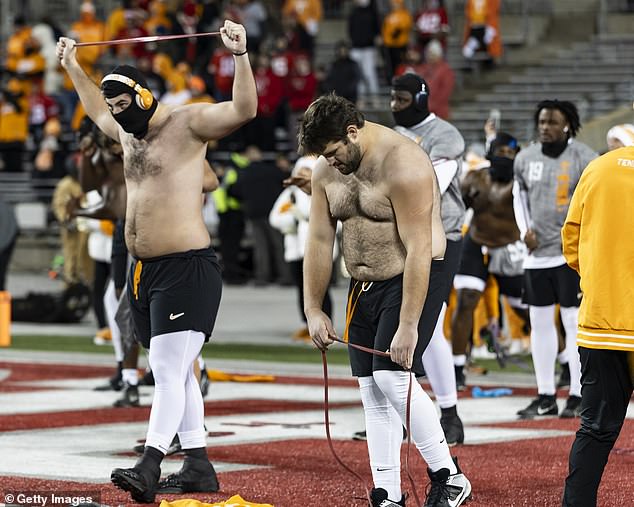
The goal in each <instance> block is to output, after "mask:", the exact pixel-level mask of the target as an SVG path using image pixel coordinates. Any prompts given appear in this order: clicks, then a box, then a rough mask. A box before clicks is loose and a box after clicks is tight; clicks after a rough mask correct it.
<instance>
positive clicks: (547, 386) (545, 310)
mask: <svg viewBox="0 0 634 507" xmlns="http://www.w3.org/2000/svg"><path fill="white" fill-rule="evenodd" d="M529 312H530V316H531V354H532V356H533V365H534V366H535V378H536V380H537V392H538V393H539V394H547V395H554V394H555V393H556V392H557V391H556V389H555V360H556V359H557V348H558V338H557V328H556V327H555V305H549V306H530V307H529Z"/></svg>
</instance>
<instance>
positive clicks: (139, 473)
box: [110, 468, 160, 503]
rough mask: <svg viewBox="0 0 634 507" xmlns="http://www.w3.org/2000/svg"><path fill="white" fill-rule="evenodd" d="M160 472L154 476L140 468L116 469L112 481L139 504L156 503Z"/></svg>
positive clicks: (111, 475) (111, 476)
mask: <svg viewBox="0 0 634 507" xmlns="http://www.w3.org/2000/svg"><path fill="white" fill-rule="evenodd" d="M159 477H160V472H159V474H158V475H156V476H154V475H153V474H152V473H151V472H149V471H145V470H142V469H140V468H115V469H114V470H113V471H112V473H111V474H110V480H111V481H112V483H113V484H114V485H115V486H116V487H117V488H119V489H121V490H123V491H127V492H128V493H130V495H131V496H132V499H133V500H134V501H136V502H139V503H154V498H155V497H156V487H157V483H158V479H159Z"/></svg>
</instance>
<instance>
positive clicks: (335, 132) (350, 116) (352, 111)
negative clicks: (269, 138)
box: [297, 93, 365, 155]
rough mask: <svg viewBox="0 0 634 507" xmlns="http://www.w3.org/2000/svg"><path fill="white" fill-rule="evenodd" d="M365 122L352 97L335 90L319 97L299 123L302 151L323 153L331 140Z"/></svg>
mask: <svg viewBox="0 0 634 507" xmlns="http://www.w3.org/2000/svg"><path fill="white" fill-rule="evenodd" d="M364 124H365V119H364V118H363V115H362V114H361V113H360V112H359V111H358V110H357V108H356V106H355V105H354V104H353V103H352V102H350V101H349V100H347V99H344V98H343V97H339V96H338V95H335V94H334V93H330V94H328V95H324V96H322V97H319V98H318V99H317V100H315V101H313V103H312V104H311V105H310V106H308V109H306V112H305V113H304V118H303V119H302V122H301V125H300V126H299V133H298V134H297V141H298V145H299V153H300V154H302V155H321V154H322V153H323V152H324V150H325V148H326V145H327V144H328V143H331V142H337V141H341V140H342V139H345V138H346V135H347V128H348V126H349V125H355V126H357V127H359V128H361V127H363V125H364Z"/></svg>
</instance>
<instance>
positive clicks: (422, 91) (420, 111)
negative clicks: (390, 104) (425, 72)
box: [392, 73, 429, 127]
mask: <svg viewBox="0 0 634 507" xmlns="http://www.w3.org/2000/svg"><path fill="white" fill-rule="evenodd" d="M392 89H393V90H397V91H406V92H409V93H411V94H412V103H411V104H410V105H409V106H407V107H406V108H405V109H403V110H402V111H392V116H394V121H395V122H396V124H397V125H402V126H403V127H413V126H414V125H417V124H418V123H420V122H421V121H423V120H424V119H425V118H427V117H428V116H429V108H428V106H427V101H428V99H429V86H427V83H426V82H425V80H424V79H423V78H422V77H420V76H417V75H416V74H410V73H408V74H403V75H402V76H397V77H395V78H394V79H392ZM417 95H418V98H417Z"/></svg>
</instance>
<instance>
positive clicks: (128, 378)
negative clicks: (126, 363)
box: [121, 368, 139, 386]
mask: <svg viewBox="0 0 634 507" xmlns="http://www.w3.org/2000/svg"><path fill="white" fill-rule="evenodd" d="M121 380H123V381H124V382H125V383H126V384H128V385H131V386H137V385H139V374H138V372H137V371H136V368H124V369H123V370H121Z"/></svg>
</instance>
